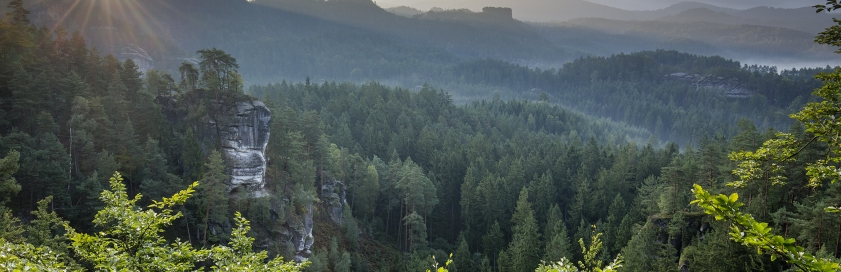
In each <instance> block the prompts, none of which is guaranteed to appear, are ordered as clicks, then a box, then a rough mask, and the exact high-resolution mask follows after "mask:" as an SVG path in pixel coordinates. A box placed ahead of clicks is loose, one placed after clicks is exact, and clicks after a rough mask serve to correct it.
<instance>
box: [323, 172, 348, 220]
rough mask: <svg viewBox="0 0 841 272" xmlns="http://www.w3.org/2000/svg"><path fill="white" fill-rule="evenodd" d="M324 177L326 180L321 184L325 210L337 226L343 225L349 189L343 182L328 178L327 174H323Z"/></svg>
mask: <svg viewBox="0 0 841 272" xmlns="http://www.w3.org/2000/svg"><path fill="white" fill-rule="evenodd" d="M322 176H323V177H324V178H323V181H322V182H321V202H322V203H324V208H325V210H326V211H327V214H328V215H330V220H332V221H333V223H336V225H341V224H342V213H343V212H344V207H345V204H347V199H346V198H345V192H346V191H345V190H346V189H347V187H346V186H345V184H344V183H342V182H341V181H339V180H336V179H334V178H331V177H330V176H328V175H327V172H322Z"/></svg>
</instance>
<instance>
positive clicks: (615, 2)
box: [374, 0, 826, 10]
mask: <svg viewBox="0 0 841 272" xmlns="http://www.w3.org/2000/svg"><path fill="white" fill-rule="evenodd" d="M374 1H375V2H376V3H377V4H378V5H380V6H381V7H394V6H410V7H414V8H418V9H421V10H429V9H430V8H432V7H443V8H470V9H476V7H481V6H482V3H483V2H487V1H486V0H374ZM508 1H511V2H512V3H516V2H526V1H529V0H508ZM685 1H686V0H590V2H594V3H599V4H603V5H608V6H612V7H617V8H622V9H627V10H654V9H661V8H665V7H668V6H669V5H672V4H675V3H680V2H685ZM694 1H695V2H702V3H707V4H712V5H716V6H721V7H728V8H735V9H747V8H752V7H757V6H772V7H779V8H799V7H806V6H812V5H815V4H822V3H826V1H824V0H694ZM494 2H498V1H494Z"/></svg>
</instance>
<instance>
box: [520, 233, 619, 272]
mask: <svg viewBox="0 0 841 272" xmlns="http://www.w3.org/2000/svg"><path fill="white" fill-rule="evenodd" d="M595 229H596V226H593V232H592V234H593V235H592V237H591V238H590V240H591V241H592V242H591V243H590V246H589V247H587V246H586V245H585V244H584V240H583V239H580V240H578V244H579V245H580V246H581V253H582V254H583V255H584V260H583V261H579V262H578V266H576V265H575V264H573V263H572V261H570V260H569V259H567V258H566V257H562V258H561V259H560V260H559V261H558V262H556V263H550V264H548V265H547V264H546V263H541V264H540V265H539V266H537V269H535V271H536V272H578V271H581V272H616V271H618V270H619V268H621V267H622V255H616V258H615V259H613V261H612V262H611V263H609V264H607V265H606V266H604V267H603V266H602V261H601V260H598V257H597V256H598V255H599V251H601V250H602V246H603V245H602V241H601V236H602V234H601V233H596V231H595Z"/></svg>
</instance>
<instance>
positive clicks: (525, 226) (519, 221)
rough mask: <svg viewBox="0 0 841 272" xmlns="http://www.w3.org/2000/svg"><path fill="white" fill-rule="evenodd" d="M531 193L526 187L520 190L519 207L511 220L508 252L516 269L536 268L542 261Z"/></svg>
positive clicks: (529, 269) (528, 269) (527, 269)
mask: <svg viewBox="0 0 841 272" xmlns="http://www.w3.org/2000/svg"><path fill="white" fill-rule="evenodd" d="M528 199H529V193H528V189H526V187H523V189H522V190H521V191H520V197H519V199H518V200H517V208H516V211H515V212H514V216H513V217H512V218H511V222H513V223H514V227H513V228H512V233H513V238H512V240H511V243H510V244H509V245H508V250H507V253H508V254H509V255H510V258H511V265H512V268H514V269H516V271H523V270H525V271H531V270H534V269H535V268H536V267H537V265H538V264H539V263H540V256H541V254H540V251H541V250H540V247H537V246H535V245H540V233H539V232H538V230H537V220H535V218H534V211H532V209H531V203H529V201H528Z"/></svg>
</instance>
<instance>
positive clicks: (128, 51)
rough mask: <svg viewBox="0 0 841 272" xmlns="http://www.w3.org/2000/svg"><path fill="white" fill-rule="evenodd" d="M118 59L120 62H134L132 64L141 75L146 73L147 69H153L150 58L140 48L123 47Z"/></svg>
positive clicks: (153, 65)
mask: <svg viewBox="0 0 841 272" xmlns="http://www.w3.org/2000/svg"><path fill="white" fill-rule="evenodd" d="M119 59H120V60H121V61H125V60H127V59H131V60H132V61H134V64H137V68H138V70H139V71H140V72H141V73H143V74H146V71H148V70H149V69H153V68H155V62H154V61H153V60H152V57H150V56H149V54H147V53H146V50H143V48H140V47H131V46H127V47H123V50H121V51H120V55H119Z"/></svg>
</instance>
